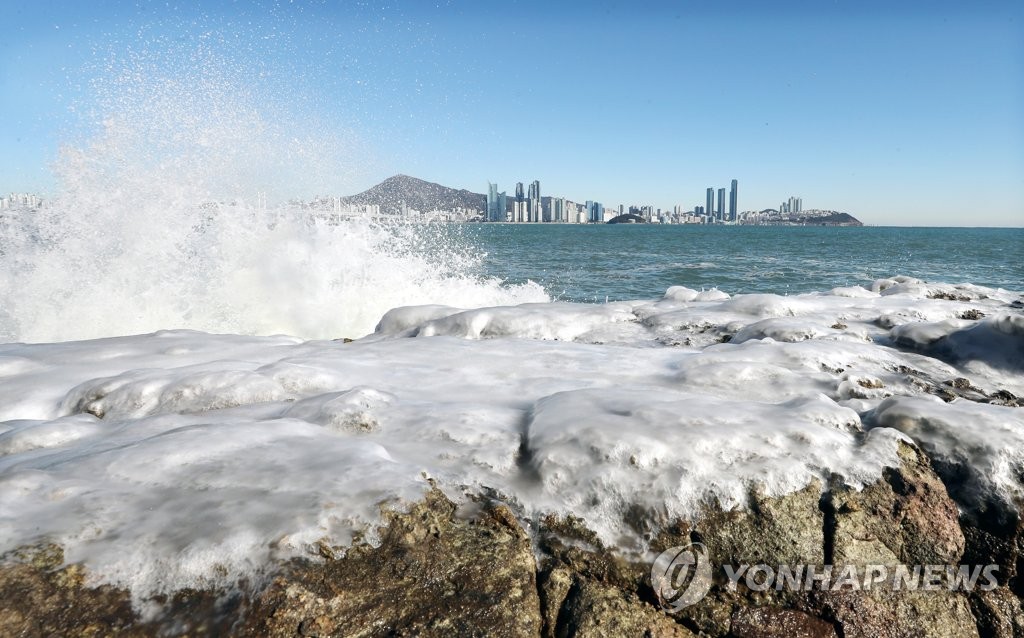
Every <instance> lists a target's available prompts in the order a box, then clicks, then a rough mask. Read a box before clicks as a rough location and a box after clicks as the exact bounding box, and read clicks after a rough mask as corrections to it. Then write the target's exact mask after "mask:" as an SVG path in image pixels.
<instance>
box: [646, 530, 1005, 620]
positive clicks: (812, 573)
mask: <svg viewBox="0 0 1024 638" xmlns="http://www.w3.org/2000/svg"><path fill="white" fill-rule="evenodd" d="M721 569H722V572H723V574H722V576H724V578H721V579H720V581H719V582H720V583H721V584H722V585H723V586H724V588H725V589H726V590H728V591H732V592H735V591H737V590H738V588H739V585H740V583H743V585H745V589H746V590H748V591H752V592H765V591H769V590H775V591H795V592H799V591H805V592H806V591H812V590H815V591H870V590H872V589H883V588H884V589H886V590H888V591H892V592H899V591H943V590H945V591H963V592H971V591H974V590H975V589H977V590H980V591H991V590H993V589H995V588H996V587H998V586H999V581H998V576H997V573H998V571H999V566H998V565H861V566H857V565H809V564H804V565H774V566H772V565H765V564H754V565H750V564H742V565H722V567H721ZM713 571H714V570H713V568H712V565H711V559H710V557H709V555H708V549H707V547H705V546H704V545H703V544H702V543H691V544H689V545H685V546H678V547H670V548H668V549H666V550H665V551H663V552H662V553H661V554H659V555H658V557H657V558H656V559H654V563H652V564H651V586H652V587H653V588H654V593H655V595H656V596H657V598H658V602H659V603H660V604H661V607H662V609H663V610H665V611H666V612H668V613H670V614H674V613H677V612H679V611H681V610H682V609H684V608H686V607H689V606H691V605H695V604H697V603H699V602H700V601H701V600H703V599H704V597H705V596H707V594H708V592H709V591H710V590H711V584H712V582H713V581H714V574H713Z"/></svg>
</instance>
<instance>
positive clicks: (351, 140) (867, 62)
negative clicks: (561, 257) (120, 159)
mask: <svg viewBox="0 0 1024 638" xmlns="http://www.w3.org/2000/svg"><path fill="white" fill-rule="evenodd" d="M523 15H531V16H532V19H531V20H530V21H529V23H528V24H524V23H522V20H521V18H522V16H523ZM0 18H2V19H3V20H2V21H3V23H4V24H6V25H8V28H7V29H6V31H5V38H3V39H2V40H0V114H2V115H3V117H0V148H3V149H4V150H5V153H4V154H2V155H3V156H2V157H0V192H7V191H19V192H20V191H35V192H40V193H41V194H44V195H49V194H52V193H53V191H54V190H55V188H56V186H57V179H56V178H55V177H54V175H53V172H52V170H51V169H50V166H51V164H52V163H53V162H54V161H55V159H56V158H58V156H59V153H60V148H61V146H62V144H67V143H71V144H73V145H76V146H78V147H83V146H87V145H88V143H89V140H91V139H93V138H94V137H95V135H96V134H97V132H98V131H101V130H102V129H103V126H105V122H109V121H110V119H109V118H108V117H107V118H105V117H104V113H103V109H102V108H101V107H103V106H104V102H103V100H100V99H99V98H98V97H97V95H96V93H97V91H98V90H99V89H109V88H110V86H111V85H112V80H111V78H112V77H116V78H117V79H118V81H121V80H123V78H124V77H131V75H130V73H126V71H133V70H138V69H139V68H142V69H144V70H146V71H147V72H148V73H150V74H151V75H154V76H157V77H164V76H166V77H167V78H168V81H179V80H181V79H182V78H184V79H185V80H189V79H195V77H196V74H203V73H206V74H208V75H209V77H207V76H203V75H200V76H199V79H200V80H206V81H208V80H210V78H211V77H212V78H214V79H216V80H218V81H219V82H220V84H218V85H216V86H217V87H218V88H223V87H225V86H226V87H227V88H229V89H230V88H232V86H233V85H232V84H231V82H232V81H234V80H233V79H232V78H235V77H237V78H239V80H238V82H237V83H238V87H237V88H238V90H239V92H240V93H242V94H244V93H246V92H251V94H252V96H254V103H255V104H257V105H260V108H262V106H263V105H265V104H270V105H272V106H273V108H270V107H267V111H266V113H261V115H263V116H264V117H272V118H276V119H274V120H272V121H273V122H281V123H282V127H284V128H285V130H284V131H283V132H282V133H281V135H282V137H285V136H287V135H288V133H289V131H288V129H287V126H286V125H287V124H288V123H289V122H299V123H302V125H303V126H305V125H306V123H316V126H312V125H309V126H310V129H311V131H312V132H313V133H314V134H316V133H318V132H323V133H324V134H325V135H326V137H325V139H328V140H330V141H331V143H332V144H333V146H334V149H337V150H338V152H337V155H338V156H339V157H340V159H337V158H333V157H331V158H316V162H317V163H318V165H317V166H315V168H316V169H317V170H306V167H304V166H297V167H296V169H295V173H297V175H296V176H295V179H294V183H291V182H286V183H283V184H279V185H277V187H278V188H277V190H278V191H279V193H275V194H277V195H279V196H280V197H284V198H286V197H289V196H301V195H303V194H306V193H310V192H358V191H360V190H363V189H364V188H366V187H368V186H370V185H372V184H375V183H377V182H379V181H381V180H382V179H383V178H385V177H387V176H388V175H392V174H396V173H406V174H415V175H420V176H422V177H424V178H425V179H428V180H430V181H434V182H438V183H446V184H456V185H462V186H464V187H465V186H467V185H469V186H472V185H476V184H481V183H486V181H487V180H488V179H489V178H490V176H492V175H515V174H520V175H522V174H531V173H532V174H535V175H544V176H548V177H546V180H549V181H550V182H551V183H557V184H559V185H560V186H561V188H562V190H563V192H572V193H579V194H586V196H587V197H591V198H593V200H594V201H604V202H612V201H618V202H630V201H650V202H655V205H657V206H660V207H662V208H671V207H672V206H674V205H676V204H684V205H687V206H691V205H693V204H697V203H698V202H699V192H700V190H699V189H701V188H706V187H707V185H709V184H716V186H715V189H716V191H715V195H716V197H715V199H717V189H718V188H721V187H722V184H719V183H718V181H717V180H718V177H717V176H719V175H722V174H725V173H733V174H736V175H742V176H746V177H744V178H743V181H744V201H747V202H764V204H763V205H759V206H758V208H765V207H774V205H775V204H772V203H770V202H777V201H778V199H779V197H780V196H781V195H784V192H780V191H791V190H796V189H799V190H800V191H801V193H802V196H803V197H806V198H807V199H808V200H809V201H819V202H828V205H829V206H830V207H832V208H835V209H837V210H847V211H851V212H854V213H855V214H857V215H858V216H860V217H861V219H863V220H864V221H865V222H866V223H873V224H895V225H997V226H998V225H1002V226H1019V225H1021V224H1022V223H1024V115H1022V114H1024V9H1022V8H1021V7H1020V6H1019V5H1018V3H1011V2H982V3H974V4H972V5H970V6H961V5H959V4H956V3H951V2H938V3H934V4H931V5H928V7H910V6H891V5H890V4H886V3H881V2H866V3H856V4H854V3H845V2H843V3H831V4H823V3H799V2H784V3H779V4H773V5H772V6H771V7H766V6H762V5H759V4H755V3H739V4H736V5H730V7H729V8H720V7H708V6H703V5H697V4H691V3H683V4H668V3H664V4H662V3H652V4H650V5H645V6H644V7H643V8H642V9H628V8H626V7H623V6H620V5H615V4H597V5H590V4H587V5H583V4H573V3H568V4H560V5H559V6H555V7H549V6H546V5H542V4H540V3H534V2H510V3H506V4H503V5H501V6H485V5H478V4H475V3H469V2H462V1H453V2H450V3H447V4H445V5H443V6H432V7H427V6H422V5H420V4H413V3H403V2H399V3H392V4H389V5H387V6H383V5H381V6H377V5H373V4H365V5H358V6H342V7H336V6H327V5H323V4H319V3H315V2H296V3H293V4H288V5H282V4H279V3H277V2H257V3H255V4H253V5H251V6H249V7H238V6H234V7H217V8H207V9H196V8H190V7H184V8H183V7H167V6H165V5H163V4H158V3H152V2H141V3H139V4H137V5H132V6H122V3H118V2H99V3H95V4H90V5H88V6H85V5H80V4H75V3H71V2H56V3H52V4H45V5H42V4H39V3H27V2H14V3H5V5H4V7H3V8H2V9H0ZM722 33H727V34H728V35H729V42H730V45H729V46H728V47H724V46H721V42H719V41H718V37H717V36H718V35H721V34H722ZM133 65H134V66H133ZM118 73H120V75H117V74H118ZM161 74H163V75H161ZM224 78H227V80H229V81H227V82H225V81H224ZM726 78H728V82H720V81H722V80H724V79H726ZM712 80H715V82H714V87H715V88H714V89H713V90H712V91H711V93H708V92H707V91H706V90H705V89H704V88H703V87H704V86H705V85H706V83H707V82H708V81H712ZM200 84H201V83H200ZM719 85H720V86H719ZM97 87H99V89H98V88H97ZM980 96H984V97H983V98H981V97H980ZM102 97H105V98H107V99H108V101H113V102H115V103H116V99H112V98H111V96H110V95H105V96H102ZM115 98H116V96H115ZM256 98H259V99H256ZM263 98H269V99H263ZM709 98H710V99H709ZM292 138H295V139H303V138H302V136H301V135H292V136H291V137H289V138H288V139H292ZM337 140H340V141H337ZM328 160H330V161H333V162H334V164H331V163H330V161H328ZM303 161H308V160H303ZM270 174H272V175H276V173H274V172H272V171H271V172H270ZM318 180H319V181H318ZM725 186H726V188H727V191H728V193H727V197H728V200H731V198H732V197H733V195H732V188H731V184H729V183H726V184H725ZM691 192H697V193H698V201H693V202H691V201H689V198H690V197H691V196H690V195H687V199H685V200H684V201H682V202H680V201H679V199H680V197H681V196H680V193H691ZM524 195H525V193H524ZM716 203H717V202H716ZM704 205H705V206H706V202H705V204H704ZM712 208H714V204H713V205H712ZM741 208H742V207H741ZM748 208H751V209H753V208H754V207H753V206H749V207H748ZM724 209H725V211H726V212H727V213H728V214H729V215H730V216H732V212H733V210H732V203H731V201H727V202H726V203H725V204H724ZM737 212H739V211H737Z"/></svg>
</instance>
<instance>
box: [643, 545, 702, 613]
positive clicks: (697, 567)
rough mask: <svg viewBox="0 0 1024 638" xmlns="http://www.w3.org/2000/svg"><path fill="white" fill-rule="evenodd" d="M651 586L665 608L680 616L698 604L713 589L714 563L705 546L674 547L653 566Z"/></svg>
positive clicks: (655, 560)
mask: <svg viewBox="0 0 1024 638" xmlns="http://www.w3.org/2000/svg"><path fill="white" fill-rule="evenodd" d="M651 585H652V586H653V587H654V593H655V594H656V595H657V596H658V602H660V603H661V607H662V609H664V610H665V611H667V612H669V613H676V612H677V611H679V610H681V609H683V608H684V607H689V606H690V605H693V604H696V603H698V602H700V601H701V600H703V599H704V597H705V596H707V594H708V591H709V590H710V589H711V560H710V559H709V558H708V549H707V547H704V545H703V544H701V543H690V544H689V545H687V546H685V547H670V548H668V549H666V550H665V551H663V552H662V553H661V554H659V555H658V557H657V558H656V559H654V563H653V564H652V565H651Z"/></svg>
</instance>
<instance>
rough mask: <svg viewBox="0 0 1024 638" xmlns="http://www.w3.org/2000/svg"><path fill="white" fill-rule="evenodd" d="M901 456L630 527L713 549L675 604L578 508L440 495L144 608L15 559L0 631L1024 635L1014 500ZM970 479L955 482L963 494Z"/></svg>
mask: <svg viewBox="0 0 1024 638" xmlns="http://www.w3.org/2000/svg"><path fill="white" fill-rule="evenodd" d="M900 458H901V461H902V464H901V466H900V467H899V468H893V469H891V470H888V471H886V472H885V473H884V475H883V477H882V478H881V479H879V480H878V481H877V482H876V483H874V484H872V485H869V486H866V487H865V488H864V489H862V490H854V489H851V488H848V487H845V486H844V485H843V484H842V482H839V481H837V482H836V483H835V484H833V485H823V484H822V483H821V482H818V481H816V482H814V483H812V484H811V485H808V486H807V487H806V488H805V489H803V490H800V491H797V492H794V493H791V494H788V495H785V496H781V497H776V498H770V497H766V496H764V495H762V494H759V493H758V490H757V489H754V490H752V491H751V494H750V501H749V503H748V506H747V507H746V508H744V509H737V510H724V509H723V508H721V507H720V506H718V505H715V504H708V505H707V506H706V507H705V508H704V509H703V510H702V512H701V513H700V514H699V515H697V516H695V517H694V519H693V520H689V521H681V520H677V521H673V522H671V523H670V524H668V525H661V524H660V523H657V522H656V518H657V517H656V516H654V515H652V514H651V513H648V512H643V511H637V512H635V516H634V517H633V520H631V521H630V524H631V525H632V526H634V527H635V528H636V529H637V530H638V531H641V532H646V533H647V534H648V536H649V537H650V544H651V549H652V550H653V551H654V552H658V551H661V550H662V549H665V548H669V547H673V546H686V545H688V544H690V543H694V542H699V543H702V544H703V546H704V547H705V548H706V550H707V553H708V556H709V558H710V561H711V565H712V573H713V574H714V577H713V583H712V585H711V587H710V591H709V592H708V593H707V595H706V596H704V597H703V598H702V599H701V600H699V601H698V602H696V603H695V604H693V605H691V606H687V607H685V608H683V609H680V610H678V611H674V610H673V609H671V608H666V606H665V604H664V603H665V602H666V601H664V600H661V599H659V595H658V592H657V591H655V588H654V587H653V585H652V579H651V565H650V562H649V561H644V560H638V557H636V556H623V555H622V554H621V553H620V552H617V551H615V550H613V549H611V548H608V547H606V546H604V545H603V544H602V543H601V542H600V540H599V539H598V538H597V536H596V535H595V534H594V533H593V532H592V531H591V530H590V529H589V528H588V527H587V523H586V521H584V520H581V519H577V518H574V517H571V516H570V517H568V518H556V517H547V518H545V519H543V520H534V521H529V520H525V519H523V518H521V517H520V516H519V514H518V513H517V511H516V506H515V504H514V503H507V502H503V500H502V499H501V498H500V497H499V496H495V495H488V496H483V495H479V494H478V495H474V497H473V498H465V499H459V500H463V501H465V502H463V503H460V504H456V502H454V501H453V500H452V499H450V498H449V497H447V496H446V495H445V494H444V493H443V492H442V491H441V490H440V489H438V488H437V487H435V488H433V489H432V490H431V491H430V492H429V493H428V494H427V496H426V498H425V499H424V500H423V501H422V502H420V503H417V504H415V505H413V506H412V507H411V508H410V509H408V511H406V512H394V511H386V512H385V513H384V515H385V523H384V526H383V527H382V531H381V532H380V543H379V545H378V546H376V547H373V546H370V545H369V544H365V543H357V544H355V545H354V546H353V547H351V548H348V549H347V550H346V549H344V548H340V547H331V546H329V545H327V544H325V543H322V544H320V545H319V546H317V547H316V551H317V552H318V554H319V556H316V557H311V558H308V559H306V558H303V559H295V560H292V561H289V562H287V563H282V564H280V565H279V566H278V568H277V570H276V575H275V576H273V578H272V579H271V580H269V582H267V583H264V584H262V585H258V586H257V585H251V584H249V585H247V584H244V583H243V584H242V585H241V587H240V588H239V589H238V590H236V591H233V592H224V591H193V590H188V591H180V592H178V593H177V594H175V595H174V596H172V597H170V598H168V599H156V600H154V601H151V602H152V603H153V605H154V608H157V609H159V611H158V612H156V613H155V614H150V615H142V614H140V612H139V610H137V609H133V607H132V601H131V596H130V594H129V592H127V591H125V590H123V589H118V588H115V587H111V586H100V587H90V586H88V585H87V574H86V573H85V570H84V569H83V568H82V566H80V565H66V564H64V559H63V553H62V551H61V549H60V548H59V547H57V546H52V545H50V546H36V547H34V548H30V549H25V548H23V549H21V550H18V551H16V552H10V553H8V554H7V555H6V556H5V557H4V565H3V567H2V568H0V601H2V602H0V627H2V628H3V633H4V634H5V635H10V636H52V635H80V636H106V635H114V634H117V635H122V636H150V635H189V636H206V635H210V636H213V635H230V636H281V637H284V636H455V635H458V636H544V637H556V636H558V637H561V636H737V637H751V638H754V637H771V636H787V637H792V636H814V637H818V636H821V637H831V636H835V637H843V638H850V637H854V636H865V637H867V636H892V637H898V636H907V637H910V636H934V637H946V636H948V637H950V638H953V637H961V636H980V637H983V638H984V637H988V636H1007V637H1009V636H1024V612H1022V607H1021V600H1020V596H1021V594H1022V587H1021V585H1022V581H1021V579H1020V578H1019V577H1018V572H1019V570H1020V569H1021V565H1022V561H1024V554H1022V547H1024V535H1022V534H1021V523H1020V519H1019V517H1018V516H1017V514H1016V513H1015V511H1011V510H1010V509H1004V510H1001V511H996V510H990V511H988V512H986V513H985V514H984V516H981V517H979V516H976V515H972V516H968V515H966V514H963V515H961V514H960V512H959V509H958V507H957V505H956V503H955V502H954V501H953V500H952V498H951V497H950V495H949V494H950V492H955V489H950V487H951V485H950V482H951V481H956V480H957V476H958V473H960V472H962V471H963V469H964V468H958V467H956V466H955V465H952V464H949V463H946V464H944V465H941V466H938V472H939V473H937V472H936V468H935V467H933V464H932V462H931V461H930V460H929V459H928V457H927V456H925V454H924V453H923V452H922V451H921V450H919V449H918V448H916V447H914V446H912V445H909V444H901V446H900ZM952 487H954V488H955V486H952ZM757 564H763V565H815V566H824V565H832V566H833V570H836V571H837V570H840V569H841V568H842V567H843V566H846V565H853V566H856V568H857V569H858V570H862V569H863V568H864V566H867V565H888V566H897V565H907V566H914V565H951V566H959V565H969V566H974V565H978V566H981V565H997V566H998V569H997V571H996V572H995V574H996V578H997V581H998V583H997V584H998V586H996V587H994V588H993V587H986V588H982V587H979V588H976V589H975V590H974V591H959V590H954V591H951V588H950V587H948V586H947V585H948V582H947V580H948V575H945V576H942V577H941V578H940V581H939V582H937V583H936V584H937V587H935V588H933V589H934V590H932V591H922V590H914V591H908V590H906V589H900V588H899V587H898V583H895V582H894V579H892V578H890V579H889V580H885V581H882V582H876V583H874V586H873V587H871V588H870V589H868V588H865V587H861V586H857V585H853V586H836V585H835V583H834V582H833V585H832V586H828V585H822V583H815V584H814V585H813V586H812V587H809V588H805V587H797V588H794V587H772V588H768V589H764V588H762V587H757V586H755V587H754V588H751V587H750V586H749V585H750V581H748V580H744V579H743V578H739V579H736V582H735V583H734V584H733V583H730V581H729V579H728V578H725V577H724V576H725V575H727V574H728V572H727V571H725V570H723V567H724V566H729V565H733V566H735V565H757Z"/></svg>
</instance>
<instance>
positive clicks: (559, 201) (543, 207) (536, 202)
mask: <svg viewBox="0 0 1024 638" xmlns="http://www.w3.org/2000/svg"><path fill="white" fill-rule="evenodd" d="M510 204H511V205H510ZM603 218H604V206H602V205H601V204H600V203H599V202H587V206H586V207H584V206H582V205H580V204H577V203H575V202H572V201H569V200H567V199H565V198H564V197H548V198H547V201H546V202H545V201H544V198H543V197H542V196H541V191H540V180H533V182H531V183H530V185H529V187H527V188H524V186H523V183H522V182H516V190H515V196H514V198H513V199H512V201H511V202H509V201H508V196H507V195H506V194H505V193H504V192H502V193H499V192H498V185H497V184H492V183H490V182H488V183H487V221H489V222H513V223H538V222H560V223H565V224H579V223H586V222H589V221H598V222H600V221H603Z"/></svg>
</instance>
